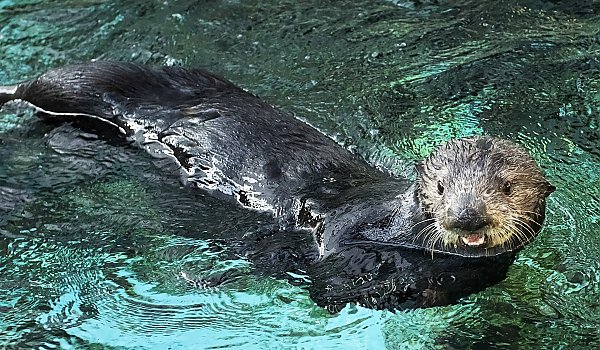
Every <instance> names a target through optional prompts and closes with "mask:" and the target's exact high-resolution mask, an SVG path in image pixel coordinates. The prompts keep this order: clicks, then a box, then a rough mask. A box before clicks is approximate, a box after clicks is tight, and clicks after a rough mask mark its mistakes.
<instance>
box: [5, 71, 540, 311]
mask: <svg viewBox="0 0 600 350" xmlns="http://www.w3.org/2000/svg"><path fill="white" fill-rule="evenodd" d="M14 99H22V100H26V101H28V102H30V103H31V104H33V105H35V106H36V107H37V108H38V109H40V112H42V114H43V115H46V116H49V117H51V118H59V119H65V120H68V121H75V122H77V124H78V125H79V126H81V127H83V128H86V129H92V130H96V131H97V132H98V133H100V134H103V135H105V136H107V137H109V138H111V139H121V140H126V141H128V142H132V143H134V144H136V145H138V146H139V147H141V148H143V149H146V150H147V151H148V152H149V153H150V154H152V155H153V156H155V157H158V158H161V159H164V162H162V163H161V164H163V165H164V167H167V168H171V169H173V170H174V171H177V172H179V174H180V175H181V180H182V182H183V183H185V184H187V185H189V186H195V187H199V188H202V189H204V190H206V191H208V192H209V193H211V194H213V195H214V196H216V197H219V198H225V199H228V200H233V201H235V202H238V203H240V204H242V205H243V206H246V207H250V208H253V209H256V210H261V211H266V212H271V213H272V215H273V217H275V218H276V219H277V220H278V222H279V230H280V231H287V232H294V231H297V232H300V231H303V232H311V233H312V234H313V235H314V237H315V250H316V256H317V258H316V259H311V262H310V263H309V265H308V267H307V269H309V270H311V269H312V270H313V271H314V274H315V276H316V277H315V281H314V283H313V285H312V286H313V289H312V291H313V293H312V294H313V298H314V299H315V300H316V301H317V302H319V303H320V304H322V305H334V306H335V305H338V306H339V305H343V303H345V302H348V301H359V302H361V303H362V304H369V303H371V304H373V305H370V306H372V307H379V308H382V307H385V308H394V306H393V305H392V304H395V305H396V306H399V305H402V304H403V303H405V302H407V301H410V300H412V302H410V303H409V304H410V305H409V306H432V305H440V304H445V303H448V302H452V301H454V300H456V299H457V298H458V297H460V296H462V295H465V294H468V293H471V292H474V291H477V290H480V289H482V288H484V287H486V286H488V285H491V284H493V283H495V282H497V281H498V280H500V279H502V278H504V276H505V273H506V269H507V268H508V266H509V265H510V263H511V262H512V260H513V258H514V253H515V252H516V251H518V250H519V249H521V248H522V247H523V246H524V244H526V243H528V242H529V241H530V240H531V239H532V238H533V237H534V236H535V234H537V232H538V231H539V229H540V227H541V224H542V222H543V219H544V215H543V213H544V209H545V202H544V199H545V197H546V196H547V194H548V193H550V192H551V187H550V186H549V185H548V184H547V183H546V182H545V180H544V182H541V181H540V182H539V184H537V183H536V184H533V183H531V184H528V185H527V184H526V185H525V186H529V185H530V186H539V188H540V190H539V191H538V192H532V195H533V196H537V197H536V198H537V199H538V203H537V204H538V206H537V207H536V210H537V213H533V214H532V215H531V220H532V223H531V224H530V226H528V227H527V228H526V229H525V231H527V235H525V236H523V237H518V238H517V239H515V240H514V241H511V244H505V245H501V246H494V247H488V246H485V247H477V248H473V247H468V246H464V245H462V246H461V245H460V244H458V245H456V244H454V245H453V244H447V242H445V241H443V240H439V239H438V237H436V236H434V235H432V234H431V232H433V231H431V228H430V227H431V223H432V222H433V221H434V219H436V217H435V216H439V218H442V217H443V216H444V215H446V214H445V213H447V212H448V211H447V209H448V208H446V207H447V202H444V200H443V199H442V198H441V197H440V198H438V197H436V198H433V197H435V196H434V195H432V193H434V191H436V188H438V187H437V186H438V181H447V182H446V186H447V187H448V188H451V186H449V184H450V183H452V180H453V177H460V176H463V175H465V174H467V175H466V176H468V174H469V172H467V173H465V174H463V173H462V172H460V171H454V170H456V169H457V167H459V166H462V167H464V168H466V169H470V168H473V167H474V168H477V169H478V170H477V171H478V172H479V175H485V173H486V172H487V171H496V169H493V168H490V167H489V166H487V165H486V166H482V167H477V166H474V165H473V164H478V163H477V162H478V161H479V160H478V159H464V160H462V161H464V163H463V162H462V161H461V162H460V163H456V164H452V163H451V162H452V161H453V160H452V158H453V157H454V156H456V155H460V154H461V151H460V148H457V149H456V150H455V151H453V152H450V148H448V147H452V145H454V143H450V144H448V146H443V147H446V148H443V147H442V148H440V149H438V151H437V152H434V154H433V155H432V156H431V157H430V158H428V159H427V160H425V161H424V163H423V164H422V165H421V166H419V167H418V169H419V180H418V181H417V183H416V184H413V183H411V182H410V181H407V180H405V179H397V178H393V177H390V176H389V175H387V174H385V173H383V172H381V171H378V170H376V169H375V168H374V167H372V166H370V165H368V164H367V163H365V162H364V161H363V160H362V159H360V158H359V157H357V156H355V155H354V154H352V153H350V152H348V151H347V150H345V149H344V148H342V147H340V146H339V145H337V144H336V143H335V142H334V141H333V140H331V139H330V138H329V137H327V136H325V135H323V134H322V133H320V132H318V131H317V130H315V129H314V128H312V127H310V126H309V125H307V124H306V123H304V122H302V121H300V120H298V119H296V118H294V117H293V116H291V115H289V114H286V113H283V112H281V111H279V110H277V109H275V108H273V107H272V106H270V105H269V104H267V103H265V102H263V101H262V100H260V99H259V98H257V97H256V96H254V95H252V94H250V93H248V92H246V91H244V90H242V89H240V88H238V87H236V86H235V85H233V84H232V83H230V82H229V81H227V80H225V79H222V78H220V77H217V76H215V75H212V74H210V73H208V72H206V71H204V70H199V69H184V68H178V67H157V68H149V67H144V66H139V65H134V64H127V63H113V62H95V63H90V64H84V65H79V66H72V67H67V68H62V69H57V70H54V71H50V72H48V73H46V74H44V75H42V76H40V77H39V78H38V79H35V80H32V81H30V82H26V83H23V84H20V85H19V86H18V88H17V89H16V91H12V89H10V88H5V89H3V90H0V103H5V102H7V101H9V100H14ZM456 142H457V143H456V144H458V145H461V144H462V142H463V141H456ZM468 142H469V143H473V142H474V143H475V147H476V148H477V147H479V146H481V147H487V148H488V149H492V148H493V147H491V146H490V145H492V144H494V143H498V142H500V143H502V142H501V141H499V140H497V139H492V138H480V139H472V140H469V141H468ZM476 153H477V152H476ZM477 154H480V153H477ZM481 154H487V156H489V155H491V156H494V152H493V151H492V152H488V153H485V152H484V153H481ZM444 156H446V158H444ZM482 157H486V155H483V156H482ZM473 162H474V163H473ZM484 163H485V164H488V163H486V162H482V163H481V164H484ZM492 163H494V162H492ZM492 163H489V164H492ZM485 164H484V165H485ZM494 164H497V166H498V167H499V169H500V168H502V166H503V165H502V164H501V162H495V163H494ZM534 166H535V165H534ZM453 169H454V170H453ZM531 169H533V168H526V169H525V171H530V170H531ZM535 169H536V171H538V172H539V170H537V167H535ZM499 173H502V172H501V171H500V172H499ZM442 175H443V176H442ZM535 175H536V176H537V175H538V173H536V174H535ZM539 176H540V177H541V178H542V179H543V177H542V176H541V173H539ZM487 178H488V179H489V177H487ZM485 179H486V177H485V176H484V177H483V180H481V181H485ZM502 181H503V180H502V179H499V180H498V181H496V180H494V181H492V182H493V184H492V185H490V186H496V184H504V182H502ZM432 186H433V187H432ZM544 186H545V187H544ZM498 188H500V189H501V188H502V186H500V187H498ZM467 202H468V201H467ZM444 203H446V204H444ZM450 203H455V204H456V205H458V204H460V201H454V202H450ZM444 205H446V207H444V208H445V209H443V210H441V209H440V208H441V207H443V206H444ZM446 219H447V218H446ZM442 221H443V220H442ZM471 224H472V223H471ZM471 224H469V225H471ZM433 252H436V253H435V254H436V257H435V258H434V259H433V260H432V258H431V255H430V254H432V253H433ZM292 255H293V254H292ZM492 255H497V257H495V258H493V259H492V258H477V257H485V256H492ZM283 256H285V257H286V259H287V257H288V255H286V254H284V255H283ZM269 257H270V258H269ZM279 257H281V255H277V254H270V255H269V254H267V255H263V257H262V258H257V260H256V261H257V264H258V265H261V264H262V265H264V266H267V265H269V263H268V262H267V263H265V261H262V262H261V261H260V259H267V260H269V259H271V258H273V259H276V258H279ZM464 257H471V258H464ZM340 263H342V264H343V266H344V267H345V269H335V268H330V267H332V266H337V265H339V264H340ZM328 271H333V272H334V273H335V276H334V275H330V274H328V273H327V272H328ZM473 274H475V275H473ZM445 275H448V276H451V278H450V280H451V281H452V282H448V280H447V281H446V282H445V283H439V282H438V279H439V278H442V277H440V276H445ZM319 276H320V277H319ZM474 276H475V277H474ZM359 280H360V281H362V282H360V283H359V282H358V281H359ZM321 284H323V285H325V286H328V287H327V288H329V289H330V292H331V293H333V294H331V293H330V294H331V295H328V294H327V293H325V292H324V291H323V290H320V289H318V286H320V285H321ZM449 285H451V287H448V286H449ZM336 286H337V287H339V288H338V289H336ZM314 288H317V290H318V292H316V293H315V292H314V290H315V289H314ZM383 290H386V292H382V291H383ZM428 293H429V294H428ZM426 295H429V298H427V297H425V296H426ZM432 295H435V297H432ZM375 301H377V302H375ZM390 305H391V306H390Z"/></svg>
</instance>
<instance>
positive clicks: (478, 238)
mask: <svg viewBox="0 0 600 350" xmlns="http://www.w3.org/2000/svg"><path fill="white" fill-rule="evenodd" d="M461 238H462V241H463V243H464V244H466V245H468V246H470V247H478V246H480V245H482V244H483V243H485V237H483V235H482V234H481V233H479V232H472V233H470V234H469V235H467V236H462V237H461Z"/></svg>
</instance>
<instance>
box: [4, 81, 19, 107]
mask: <svg viewBox="0 0 600 350" xmlns="http://www.w3.org/2000/svg"><path fill="white" fill-rule="evenodd" d="M17 88H18V85H14V86H0V107H2V105H4V104H5V103H6V102H8V101H11V100H15V99H17V98H18V97H16V96H15V93H16V92H17Z"/></svg>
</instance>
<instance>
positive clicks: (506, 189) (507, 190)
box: [502, 181, 512, 196]
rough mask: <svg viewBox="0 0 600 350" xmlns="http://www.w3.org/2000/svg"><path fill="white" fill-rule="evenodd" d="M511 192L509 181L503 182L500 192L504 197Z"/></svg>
mask: <svg viewBox="0 0 600 350" xmlns="http://www.w3.org/2000/svg"><path fill="white" fill-rule="evenodd" d="M511 190H512V183H510V181H506V182H504V185H502V192H504V194H505V195H507V196H508V195H510V193H511Z"/></svg>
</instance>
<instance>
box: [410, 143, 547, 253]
mask: <svg viewBox="0 0 600 350" xmlns="http://www.w3.org/2000/svg"><path fill="white" fill-rule="evenodd" d="M417 170H418V173H419V178H418V196H419V201H420V205H421V209H422V210H423V212H424V213H425V216H426V217H427V219H428V220H427V221H426V224H427V225H426V226H424V227H423V228H422V229H421V230H420V232H418V234H417V237H418V239H419V240H420V241H422V244H424V245H426V246H427V248H428V249H430V250H431V251H434V250H441V251H445V252H452V253H457V254H460V255H468V256H483V255H496V254H500V253H503V252H506V251H513V250H516V249H519V248H521V247H523V246H524V245H525V244H527V243H528V242H530V241H531V240H532V239H533V238H534V237H535V235H536V234H537V233H538V232H539V230H540V228H541V226H542V223H543V221H544V217H545V209H546V206H545V199H546V197H547V196H548V195H549V194H550V193H552V192H553V191H554V190H555V188H554V186H552V185H551V184H549V183H548V181H546V179H545V178H544V176H543V174H542V172H541V171H540V169H539V167H538V166H537V164H536V163H535V161H534V160H533V159H532V158H531V156H529V154H528V153H527V152H526V151H525V150H524V149H523V148H522V147H520V146H518V145H516V144H514V143H512V142H509V141H506V140H502V139H498V138H492V137H472V138H466V139H459V140H451V141H449V142H448V143H446V144H444V145H441V146H440V147H439V148H437V149H436V150H435V151H434V152H433V153H432V154H431V155H430V156H429V157H428V158H426V159H425V160H424V161H423V162H422V163H421V164H419V165H417Z"/></svg>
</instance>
